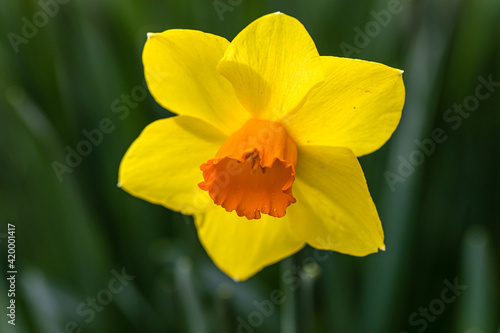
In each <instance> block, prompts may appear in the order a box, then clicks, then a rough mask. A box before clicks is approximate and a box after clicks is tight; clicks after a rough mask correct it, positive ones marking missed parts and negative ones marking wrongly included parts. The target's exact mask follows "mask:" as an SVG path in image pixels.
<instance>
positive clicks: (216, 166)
mask: <svg viewBox="0 0 500 333" xmlns="http://www.w3.org/2000/svg"><path fill="white" fill-rule="evenodd" d="M143 61H144V69H145V76H146V81H147V83H148V87H149V89H150V91H151V93H152V95H153V97H154V98H155V99H156V101H157V102H158V103H159V104H161V105H162V106H163V107H164V108H166V109H168V110H170V111H172V112H174V113H176V114H177V116H174V117H171V118H167V119H161V120H158V121H155V122H153V123H152V124H150V125H149V126H147V127H146V128H145V129H144V131H143V132H142V134H141V135H140V136H139V137H138V138H137V139H136V141H135V142H134V143H133V144H132V145H131V147H130V148H129V150H128V151H127V153H126V154H125V156H124V158H123V160H122V163H121V166H120V171H119V185H120V186H121V187H122V188H123V189H124V190H126V191H127V192H129V193H130V194H132V195H134V196H137V197H139V198H142V199H145V200H147V201H150V202H152V203H155V204H161V205H163V206H165V207H167V208H169V209H172V210H175V211H179V212H182V213H184V214H190V215H193V216H194V220H195V224H196V228H197V231H198V236H199V238H200V241H201V243H202V244H203V246H204V248H205V249H206V251H207V253H208V254H209V255H210V257H211V258H212V259H213V261H214V262H215V264H216V265H217V266H218V267H219V268H220V269H221V270H222V271H224V272H225V273H226V274H228V275H229V276H231V277H232V278H233V279H235V280H244V279H247V278H248V277H250V276H252V275H253V274H255V273H256V272H258V271H259V270H260V269H262V268H263V267H265V266H267V265H270V264H272V263H274V262H276V261H278V260H281V259H283V258H285V257H287V256H289V255H291V254H293V253H295V252H297V251H298V250H300V249H301V248H302V247H304V245H305V244H309V245H311V246H313V247H315V248H318V249H324V250H333V251H338V252H341V253H346V254H350V255H355V256H365V255H367V254H370V253H373V252H377V251H378V249H382V250H383V249H385V247H384V234H383V231H382V226H381V223H380V219H379V217H378V213H377V210H376V208H375V205H374V203H373V201H372V198H371V196H370V193H369V191H368V187H367V185H366V180H365V178H364V174H363V171H362V169H361V167H360V165H359V163H358V160H357V156H361V155H365V154H368V153H371V152H373V151H375V150H377V149H378V148H379V147H381V146H382V145H383V144H384V143H385V142H386V141H387V140H388V139H389V137H390V136H391V135H392V133H393V132H394V130H395V128H396V126H397V125H398V123H399V120H400V117H401V110H402V108H403V104H404V96H405V90H404V85H403V80H402V71H401V70H397V69H394V68H391V67H387V66H385V65H382V64H378V63H374V62H367V61H360V60H353V59H347V58H337V57H330V56H319V54H318V51H317V50H316V46H315V45H314V42H313V40H312V39H311V37H310V36H309V34H308V33H307V31H306V30H305V28H304V27H303V25H302V24H301V23H300V22H299V21H297V20H296V19H294V18H292V17H290V16H287V15H285V14H282V13H274V14H270V15H266V16H264V17H261V18H259V19H257V20H256V21H254V22H253V23H251V24H250V25H249V26H248V27H246V28H245V29H244V30H243V31H241V32H240V33H239V34H238V35H237V36H236V37H235V38H234V40H233V41H232V42H229V41H227V40H226V39H224V38H222V37H219V36H215V35H211V34H208V33H203V32H200V31H194V30H167V31H165V32H162V33H153V34H148V40H147V42H146V45H145V47H144V53H143Z"/></svg>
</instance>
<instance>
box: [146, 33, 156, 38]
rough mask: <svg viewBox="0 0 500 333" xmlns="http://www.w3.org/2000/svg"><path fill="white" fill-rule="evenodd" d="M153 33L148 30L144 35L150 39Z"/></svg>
mask: <svg viewBox="0 0 500 333" xmlns="http://www.w3.org/2000/svg"><path fill="white" fill-rule="evenodd" d="M154 34H155V33H154V32H148V33H147V34H146V36H147V37H148V40H149V39H151V37H153V35H154Z"/></svg>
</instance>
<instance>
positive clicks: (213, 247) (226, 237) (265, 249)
mask: <svg viewBox="0 0 500 333" xmlns="http://www.w3.org/2000/svg"><path fill="white" fill-rule="evenodd" d="M195 222H196V229H197V230H198V237H199V238H200V241H201V243H202V244H203V246H204V248H205V250H206V251H207V253H208V255H209V256H210V258H212V260H213V261H214V263H215V264H216V265H217V266H218V267H219V268H220V269H221V270H222V271H223V272H224V273H226V274H227V275H229V276H231V277H232V278H233V279H234V280H236V281H242V280H246V279H248V278H249V277H250V276H252V275H254V274H255V273H257V272H258V271H260V270H261V269H262V268H264V267H265V266H267V265H270V264H272V263H274V262H276V261H278V260H281V259H283V258H286V257H288V256H290V255H291V254H293V253H295V252H297V251H298V250H300V249H301V248H302V247H303V246H304V242H303V241H302V240H300V239H299V238H297V236H296V235H295V234H294V233H293V231H292V230H291V229H290V225H289V223H290V222H289V220H288V217H287V216H285V217H282V218H275V217H271V216H269V215H262V218H260V219H258V220H251V221H249V220H247V219H246V218H245V217H239V216H238V215H236V212H234V211H233V212H231V213H228V212H226V211H225V210H224V208H221V207H216V209H212V210H210V211H207V212H206V213H203V214H199V215H195Z"/></svg>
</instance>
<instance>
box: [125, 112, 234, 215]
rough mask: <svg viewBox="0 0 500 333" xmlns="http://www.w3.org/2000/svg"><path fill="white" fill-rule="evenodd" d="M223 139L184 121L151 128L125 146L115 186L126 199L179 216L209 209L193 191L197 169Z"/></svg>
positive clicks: (189, 120)
mask: <svg viewBox="0 0 500 333" xmlns="http://www.w3.org/2000/svg"><path fill="white" fill-rule="evenodd" d="M226 139H227V138H226V137H225V136H224V135H222V134H221V132H219V131H218V130H217V129H215V128H214V127H212V126H210V125H208V124H207V123H205V122H203V121H201V120H198V119H195V118H191V117H185V116H176V117H172V118H167V119H162V120H158V121H155V122H153V123H152V124H150V125H149V126H147V127H146V128H145V129H144V131H143V132H142V133H141V135H140V136H139V137H138V138H137V139H136V140H135V141H134V143H133V144H132V145H131V146H130V148H129V149H128V151H127V153H126V154H125V156H124V157H123V160H122V162H121V164H120V170H119V180H118V185H119V186H120V187H121V188H122V189H124V190H125V191H127V192H129V193H130V194H132V195H134V196H136V197H139V198H141V199H144V200H147V201H149V202H152V203H155V204H161V205H163V206H165V207H167V208H169V209H172V210H176V211H180V212H182V213H184V214H194V213H199V212H202V211H205V210H206V209H212V208H213V205H214V203H213V201H212V199H210V197H209V196H208V194H207V193H206V192H205V191H202V190H200V189H199V187H198V185H197V184H198V183H199V182H200V181H201V180H203V176H202V173H201V171H200V165H201V164H202V163H204V162H206V161H207V159H209V158H212V157H213V156H214V155H215V153H216V152H217V149H218V148H219V147H220V145H221V144H222V143H223V142H224V141H225V140H226Z"/></svg>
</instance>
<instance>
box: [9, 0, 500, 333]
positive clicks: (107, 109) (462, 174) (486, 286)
mask: <svg viewBox="0 0 500 333" xmlns="http://www.w3.org/2000/svg"><path fill="white" fill-rule="evenodd" d="M60 1H61V2H63V0H60ZM220 2H221V3H223V4H226V5H227V6H229V8H230V9H231V10H227V11H226V12H224V13H223V14H222V18H223V20H221V17H220V16H219V14H218V13H217V10H216V9H215V7H214V5H213V2H212V1H206V0H204V1H202V0H192V1H173V0H170V1H167V0H164V1H160V0H155V1H152V0H149V1H148V0H144V1H138V0H135V1H133V0H107V1H97V0H88V1H83V0H65V3H64V4H60V5H59V6H58V8H57V13H56V10H55V7H53V6H52V7H47V8H49V11H51V10H52V14H53V15H52V16H53V17H51V16H50V15H48V14H40V13H39V12H40V11H42V10H43V9H42V7H41V5H40V4H39V3H37V2H36V1H27V0H22V1H21V0H1V2H0V93H1V94H0V96H1V97H0V184H1V187H0V213H1V214H0V222H1V223H0V241H1V243H0V248H1V255H0V263H1V272H0V277H1V279H0V308H1V309H3V310H1V311H0V331H1V332H19V333H25V332H34V333H38V332H43V333H49V332H50V333H55V332H65V325H66V324H67V323H70V324H68V327H71V325H73V324H71V322H72V321H74V322H75V323H76V324H75V325H78V327H79V329H81V330H82V332H193V333H194V332H196V333H198V332H222V333H223V332H238V325H241V326H240V327H239V331H240V332H252V331H253V332H279V331H281V332H286V333H294V332H342V333H350V332H367V333H371V332H373V333H382V332H383V333H385V332H394V333H400V332H408V333H410V332H418V331H420V332H423V331H425V332H467V333H479V332H484V333H489V332H500V331H499V325H500V306H499V305H500V290H499V282H500V281H499V272H498V268H499V267H500V264H499V260H500V256H499V250H500V248H499V245H498V240H499V239H500V223H499V222H500V213H499V212H500V210H499V206H500V190H499V186H500V179H499V178H500V177H499V172H498V166H499V165H500V158H499V143H500V130H499V128H500V113H499V112H500V87H498V86H497V87H493V88H491V89H492V91H490V95H489V96H488V97H485V98H484V100H480V101H479V104H478V105H477V106H474V105H472V104H471V105H472V106H469V108H471V109H473V111H471V112H468V111H467V112H464V113H463V114H464V116H460V115H459V113H453V106H454V104H456V107H457V108H458V107H459V106H460V105H462V104H463V103H473V102H474V97H473V96H474V95H475V94H476V89H477V87H478V86H479V85H480V84H481V81H480V79H479V78H480V77H482V78H484V79H488V77H491V79H492V80H493V81H495V82H499V81H500V66H499V64H500V52H499V46H500V24H499V23H500V2H499V1H497V0H441V1H434V0H424V1H418V0H413V1H401V8H402V10H401V11H400V12H398V13H394V14H391V15H390V16H389V18H387V17H385V22H384V21H381V23H377V21H376V20H375V16H377V15H374V14H373V13H371V12H372V11H374V12H375V13H380V11H383V10H387V8H388V6H390V5H389V3H391V1H385V0H384V1H352V0H337V1H327V0H315V1H285V0H282V1H253V0H243V1H240V0H231V3H232V4H233V5H230V4H229V0H220ZM397 8H400V7H397ZM278 10H279V11H282V12H284V13H286V14H289V15H292V16H294V17H296V18H298V19H299V20H300V21H301V22H302V23H303V24H304V25H305V26H306V28H307V29H308V31H309V33H310V34H311V36H312V37H313V39H314V41H315V42H316V45H317V48H318V50H319V52H320V54H322V55H337V56H343V55H347V54H346V53H344V52H343V51H342V48H341V45H342V46H343V47H347V44H349V45H350V46H352V47H356V48H357V49H356V50H355V52H353V53H352V54H351V55H350V57H354V58H360V59H365V60H372V61H378V62H382V63H385V64H387V65H390V66H392V67H397V68H401V69H404V70H405V73H404V81H405V85H406V104H405V108H404V110H403V117H402V120H401V123H400V125H399V127H398V129H397V130H396V132H395V134H394V135H393V137H392V138H391V140H390V141H389V142H388V143H387V144H386V145H385V146H384V147H383V148H382V149H380V150H379V151H377V152H375V153H373V154H371V155H369V156H366V157H362V158H361V159H360V161H361V164H362V166H363V169H364V171H365V174H366V177H367V181H368V185H369V187H370V191H371V193H372V196H373V199H374V201H375V203H376V205H377V208H378V211H379V214H380V217H381V220H382V223H383V226H384V230H385V236H386V246H387V251H386V252H384V253H379V254H376V255H371V256H369V257H367V258H356V257H350V256H345V255H340V254H337V253H328V252H317V251H314V249H311V248H306V249H304V250H302V251H301V252H299V253H298V254H296V255H295V256H293V257H292V258H289V259H286V260H284V261H283V262H281V263H279V264H275V265H272V266H270V267H268V268H265V269H264V270H263V271H261V272H260V273H259V274H257V275H256V276H254V277H252V278H251V279H249V280H248V281H246V282H242V283H234V282H232V280H230V279H229V278H227V277H226V276H225V275H223V274H222V273H221V272H220V271H219V270H218V269H217V268H216V267H215V266H214V264H213V263H212V261H211V260H210V258H208V257H207V255H206V253H205V252H204V250H203V248H202V247H201V245H200V243H199V241H198V238H197V235H196V230H195V228H194V225H193V221H192V218H191V217H185V216H182V215H180V214H178V213H175V212H170V211H168V210H167V209H165V208H162V207H159V206H155V205H152V204H149V203H148V202H145V201H142V200H139V199H137V198H134V197H132V196H129V195H128V194H127V193H125V192H123V191H121V190H120V189H118V188H117V187H116V182H117V171H118V166H119V163H120V160H121V157H122V156H123V154H124V153H125V151H126V149H127V148H128V146H129V145H130V144H131V142H132V141H133V140H134V139H135V138H136V137H137V136H138V135H139V133H140V132H141V130H142V129H143V128H144V127H145V126H146V125H147V124H148V123H150V122H152V121H154V120H156V119H159V118H163V117H167V116H169V115H170V114H169V113H168V111H166V110H163V109H162V108H161V107H159V106H158V105H157V104H156V103H155V101H154V100H153V99H152V97H151V96H150V95H149V93H147V94H145V92H146V90H145V89H144V77H143V73H142V70H143V69H142V61H141V52H142V48H143V45H144V42H145V39H146V33H147V32H160V31H163V30H166V29H171V28H188V29H197V30H203V31H206V32H211V33H214V34H217V35H220V36H224V37H226V38H227V39H229V40H231V39H232V38H233V37H234V36H235V35H236V34H237V33H238V32H239V31H241V30H242V29H243V28H244V27H245V26H246V25H248V24H249V23H250V22H252V21H253V20H254V19H256V18H258V17H260V16H262V15H264V14H267V13H270V12H274V11H278ZM37 13H38V14H37ZM44 15H45V17H46V18H47V20H46V22H44V20H43V16H44ZM380 15H382V19H384V16H383V14H380ZM380 15H379V16H380ZM34 16H35V17H34ZM23 18H24V19H23ZM34 19H35V20H38V21H36V22H38V24H39V25H40V27H38V28H36V29H37V31H36V33H35V32H34V31H31V32H30V31H29V29H28V28H24V29H25V31H24V32H25V35H24V36H23V26H24V25H26V24H27V23H26V21H28V22H33V20H34ZM389 19H390V22H388V20H389ZM377 27H378V28H377ZM366 28H368V29H374V30H369V31H368V32H369V34H370V35H371V37H370V36H367V37H364V39H363V37H360V36H361V34H360V33H359V31H365V29H366ZM26 29H28V30H26ZM358 29H359V30H358ZM26 33H27V34H28V36H29V38H26V40H24V42H23V43H21V44H19V45H17V46H16V47H13V45H12V43H11V39H12V38H13V34H15V35H17V36H19V38H25V37H26ZM17 40H18V41H19V39H17ZM343 43H344V44H343ZM16 48H18V50H17V51H18V52H17V53H16V50H15V49H16ZM479 89H480V93H482V94H483V95H484V94H486V92H488V91H487V90H486V89H485V88H479ZM127 95H128V96H129V97H127ZM134 96H135V97H134ZM471 96H472V97H471ZM127 98H129V101H128V103H127V102H126V99H127ZM450 108H451V109H452V111H447V110H448V109H450ZM450 112H451V113H450ZM446 115H448V116H450V117H451V116H453V117H455V118H453V119H454V120H451V119H449V118H448V120H447V118H446ZM106 118H107V119H109V120H104V123H106V122H107V125H106V124H104V125H105V127H106V126H107V127H106V129H107V131H108V132H109V133H104V134H103V138H102V140H101V142H99V144H97V145H92V146H91V149H92V151H91V152H90V153H89V154H88V156H85V157H83V158H82V160H81V161H80V162H79V163H76V162H77V161H73V162H75V163H76V164H77V165H76V166H75V167H73V168H71V170H72V171H71V172H69V171H68V172H65V173H63V174H62V176H61V177H62V179H61V181H60V180H59V179H58V177H57V175H56V173H55V172H54V169H53V163H54V162H55V161H56V162H58V163H61V164H66V162H65V158H66V154H67V153H68V152H67V149H68V148H67V147H69V149H77V147H78V145H79V144H80V145H82V143H81V142H82V141H85V140H87V139H86V137H85V135H84V133H83V131H84V130H86V131H90V132H91V131H92V130H93V129H96V128H99V126H101V125H102V124H101V122H102V121H103V119H106ZM459 121H460V124H459V123H458V122H459ZM453 127H455V128H453ZM436 129H441V130H442V133H444V135H445V136H446V141H444V142H442V143H434V148H433V149H432V148H431V146H432V145H431V144H429V140H430V139H432V132H433V131H436ZM438 131H439V130H438ZM415 140H420V141H421V142H427V146H426V147H427V148H426V149H427V150H428V152H429V154H428V156H427V155H424V154H423V153H422V152H420V153H418V151H419V150H420V151H422V149H419V146H418V145H417V143H416V142H415ZM432 150H433V151H432ZM412 156H413V157H412ZM418 157H424V158H425V159H424V160H422V159H421V162H422V163H421V164H420V165H418V166H416V167H411V168H414V170H412V169H411V168H408V165H407V166H406V169H405V167H402V166H400V165H401V163H403V164H405V163H408V162H401V161H402V160H404V161H409V159H410V158H413V159H415V158H418ZM414 162H415V160H414ZM398 168H400V171H401V172H402V174H403V175H405V177H403V178H404V182H398V183H396V184H395V186H394V188H393V190H394V191H392V190H391V187H390V186H389V185H388V183H387V181H386V176H387V175H388V174H387V172H391V173H393V174H391V175H393V176H394V174H398ZM179 172H182V170H179ZM400 176H401V175H400ZM399 180H400V181H401V178H399ZM8 223H12V224H15V225H16V251H17V252H16V266H17V270H18V274H17V279H16V297H15V300H16V326H15V327H13V326H11V325H7V319H8V318H7V317H6V313H7V310H6V306H7V301H8V297H7V290H8V286H7V283H6V276H5V275H6V271H7V268H6V264H7V261H6V259H7V239H6V238H5V237H6V232H7V224H8ZM122 269H125V272H126V273H127V274H129V275H131V276H134V278H133V279H132V280H131V281H126V282H123V284H122V285H120V284H119V283H115V282H116V281H115V280H113V278H114V275H113V273H112V271H113V270H115V272H121V271H122ZM445 281H448V282H449V283H451V284H453V283H454V282H455V281H457V283H458V284H460V285H465V286H467V289H465V290H463V291H461V292H460V295H459V296H458V297H455V298H453V297H452V296H453V293H450V292H449V291H446V288H449V287H447V283H448V282H445ZM110 282H111V287H112V288H113V289H110ZM113 283H114V284H113ZM118 287H120V288H118ZM118 289H120V291H118ZM110 290H114V291H116V293H113V292H110ZM274 290H281V291H282V292H283V294H281V293H280V292H274ZM273 292H274V294H273ZM109 295H111V296H112V300H111V299H109V298H106V296H109ZM273 295H274V296H275V295H280V296H281V297H280V298H279V301H282V302H281V303H282V304H279V305H278V304H276V305H275V304H273V305H272V307H271V306H270V304H272V302H271V301H270V300H271V299H274V300H275V301H276V299H275V298H273V297H271V296H273ZM442 295H444V297H446V299H448V300H450V297H451V298H453V300H452V301H450V302H449V303H446V302H443V300H442V297H443V296H442ZM96 297H97V298H99V297H101V300H104V301H105V302H108V301H109V302H110V303H109V304H107V305H104V306H102V308H101V307H98V308H97V309H99V311H97V310H96V311H95V312H94V313H93V314H92V311H90V310H89V309H91V307H90V306H88V305H86V304H85V303H86V302H87V299H88V298H96ZM82 303H83V305H82ZM97 305H98V306H99V304H97ZM441 305H444V308H440V306H441ZM262 306H263V307H264V308H262ZM429 306H431V307H433V309H434V312H435V313H436V312H437V315H435V316H434V315H433V314H432V312H429V315H428V319H425V317H424V316H423V315H422V314H421V313H420V311H425V309H424V308H428V307H429ZM259 308H261V309H260V310H259ZM77 309H80V310H81V311H80V314H79V313H78V312H77ZM82 311H83V315H82ZM85 311H86V312H85ZM259 311H260V312H259ZM429 311H432V310H429ZM414 313H416V315H415V314H414ZM411 318H413V321H412V322H410V320H411ZM86 320H88V321H89V322H86ZM243 321H244V322H245V323H246V324H241V323H242V322H243ZM243 325H245V326H246V325H248V326H247V327H246V328H243ZM67 331H68V332H69V331H71V330H67ZM74 332H78V330H75V331H74Z"/></svg>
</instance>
